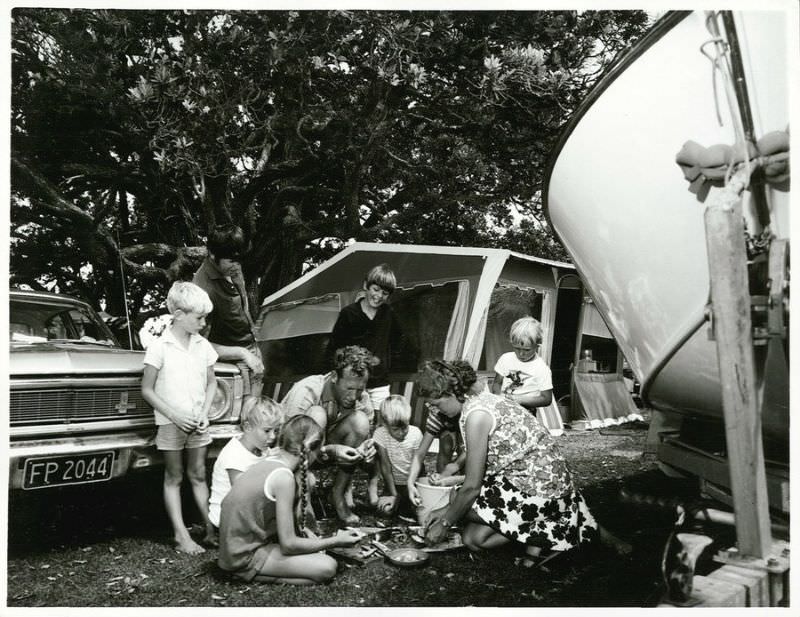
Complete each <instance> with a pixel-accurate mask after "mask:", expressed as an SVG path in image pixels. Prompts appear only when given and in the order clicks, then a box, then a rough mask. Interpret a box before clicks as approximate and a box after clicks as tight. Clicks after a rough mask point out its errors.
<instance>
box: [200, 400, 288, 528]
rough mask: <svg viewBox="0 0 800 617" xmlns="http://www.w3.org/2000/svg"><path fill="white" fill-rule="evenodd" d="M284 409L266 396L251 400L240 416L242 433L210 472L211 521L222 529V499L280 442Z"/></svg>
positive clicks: (225, 449) (229, 443) (209, 505)
mask: <svg viewBox="0 0 800 617" xmlns="http://www.w3.org/2000/svg"><path fill="white" fill-rule="evenodd" d="M284 418H285V413H284V411H283V407H282V406H281V405H279V404H278V403H276V402H275V401H273V400H272V399H271V398H268V397H266V396H262V397H256V396H253V397H249V398H248V399H247V400H246V401H245V403H244V405H242V412H241V414H240V415H239V423H240V424H241V427H242V434H241V435H240V436H239V437H234V438H233V439H231V440H230V441H229V442H228V443H226V444H225V447H224V448H222V450H220V452H219V456H217V460H216V462H215V463H214V470H213V471H212V472H211V497H210V498H209V500H208V520H210V521H211V523H212V524H213V525H214V526H215V527H219V516H220V510H221V506H222V500H223V499H224V498H225V495H227V494H228V492H229V491H230V490H231V486H232V485H233V483H234V481H235V480H236V478H238V477H239V476H240V475H241V474H242V472H244V471H246V470H248V469H249V468H250V467H252V466H253V465H255V464H256V463H258V462H259V461H261V460H263V459H264V456H266V455H267V451H268V449H269V448H272V447H273V446H274V445H275V443H276V442H277V440H278V431H279V430H280V427H281V424H283V421H284Z"/></svg>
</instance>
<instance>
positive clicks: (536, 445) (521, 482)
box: [461, 390, 598, 551]
mask: <svg viewBox="0 0 800 617" xmlns="http://www.w3.org/2000/svg"><path fill="white" fill-rule="evenodd" d="M476 412H479V413H480V412H486V413H488V414H489V415H490V416H491V417H492V419H493V422H492V428H491V429H490V432H489V442H488V451H487V455H486V471H485V474H484V480H483V485H482V486H481V492H480V495H479V496H478V498H477V499H476V500H475V503H474V504H473V506H472V509H473V511H474V512H475V513H477V515H478V516H480V518H481V519H482V520H483V521H485V522H486V524H487V525H489V526H490V527H491V528H492V529H494V530H495V531H497V532H499V533H501V534H502V535H504V536H506V537H507V538H509V539H511V540H515V541H517V542H521V543H523V544H529V545H533V546H538V547H541V548H544V549H550V550H554V551H565V550H568V549H570V548H573V547H575V546H577V545H578V544H580V543H581V542H584V541H590V540H592V539H593V538H595V537H596V536H597V534H598V529H597V523H596V522H595V520H594V517H593V516H592V514H591V512H589V508H588V507H587V506H586V502H584V500H583V497H582V496H581V494H580V493H579V492H578V491H577V489H576V488H575V486H574V485H573V484H572V477H571V475H570V472H569V469H567V465H566V462H565V461H564V458H563V457H562V455H561V453H560V452H559V449H558V445H557V444H556V442H555V440H554V439H553V437H552V436H551V435H550V433H549V432H548V431H547V429H546V428H545V427H543V426H542V425H541V424H539V422H538V421H537V420H536V417H535V416H534V415H532V414H531V413H530V412H529V411H527V410H526V409H525V408H524V407H522V406H520V405H518V404H517V403H514V402H512V401H509V400H508V399H506V398H504V397H500V396H497V395H495V394H492V393H491V392H489V391H488V390H485V391H484V392H482V393H481V394H478V395H475V396H473V397H470V398H468V399H467V400H466V401H465V403H464V407H463V410H462V413H461V432H462V434H464V433H465V429H464V427H465V425H466V421H467V418H468V417H469V416H470V414H472V413H476ZM464 442H465V443H466V435H464ZM467 456H469V451H468V452H467Z"/></svg>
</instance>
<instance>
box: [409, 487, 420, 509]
mask: <svg viewBox="0 0 800 617" xmlns="http://www.w3.org/2000/svg"><path fill="white" fill-rule="evenodd" d="M408 499H409V500H410V501H411V503H413V504H414V505H415V506H419V505H420V504H421V503H422V497H420V496H419V489H418V488H417V487H416V486H415V485H414V484H410V483H409V485H408Z"/></svg>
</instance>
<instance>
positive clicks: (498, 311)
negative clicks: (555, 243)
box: [478, 285, 546, 371]
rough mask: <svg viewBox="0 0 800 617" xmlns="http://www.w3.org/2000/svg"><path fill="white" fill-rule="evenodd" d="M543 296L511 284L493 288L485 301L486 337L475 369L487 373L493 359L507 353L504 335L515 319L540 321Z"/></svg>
mask: <svg viewBox="0 0 800 617" xmlns="http://www.w3.org/2000/svg"><path fill="white" fill-rule="evenodd" d="M545 293H546V292H542V291H538V290H536V289H531V288H521V287H517V286H511V285H497V286H495V288H494V291H492V297H491V299H490V301H489V311H488V314H487V318H486V336H485V337H484V343H483V353H482V354H481V360H480V363H479V364H478V369H479V370H484V371H491V370H492V369H493V368H494V365H495V363H496V362H497V359H498V358H499V357H500V356H501V355H502V354H504V353H505V352H507V351H511V344H510V343H509V342H508V333H509V330H510V329H511V324H513V323H514V322H515V321H516V320H517V319H519V318H520V317H525V316H528V315H530V316H531V317H535V318H536V319H538V320H539V321H541V320H542V306H543V304H544V298H545Z"/></svg>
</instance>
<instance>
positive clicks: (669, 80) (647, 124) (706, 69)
mask: <svg viewBox="0 0 800 617" xmlns="http://www.w3.org/2000/svg"><path fill="white" fill-rule="evenodd" d="M790 27H792V20H791V19H788V18H787V16H786V14H785V13H783V12H781V11H750V12H741V13H727V14H724V15H723V14H720V13H713V14H711V13H706V12H702V11H696V12H673V13H668V14H667V15H665V16H664V17H663V18H662V19H661V20H660V21H658V22H657V23H656V24H655V25H654V27H653V29H652V30H651V32H650V33H648V35H647V36H646V37H644V38H643V39H642V40H641V41H640V42H639V43H638V44H637V45H636V46H634V47H633V48H632V49H631V50H630V52H629V53H628V54H627V55H626V56H625V57H624V58H623V59H622V60H621V61H620V62H619V63H618V64H617V65H616V66H615V67H613V69H612V70H611V71H609V73H608V74H607V76H605V77H604V78H603V79H602V80H601V82H599V83H598V85H597V86H595V88H594V89H593V91H592V92H591V93H590V95H589V97H588V98H587V100H586V101H585V102H584V104H583V105H582V107H581V108H580V109H579V110H578V111H577V112H576V114H575V116H574V117H573V119H572V120H571V122H570V123H569V125H568V126H567V128H566V130H565V132H564V134H563V136H562V138H561V140H560V141H559V143H558V145H557V148H556V151H555V153H554V155H553V157H552V159H551V163H550V168H549V174H548V178H547V183H546V189H545V194H544V202H545V207H546V211H547V215H548V217H549V221H550V223H551V226H552V228H553V229H554V230H555V231H556V233H557V234H558V236H559V238H560V239H561V241H562V242H563V244H564V246H565V247H566V249H567V251H568V252H569V253H570V255H571V257H572V258H573V261H574V263H575V265H576V267H577V270H578V272H579V274H580V276H581V278H582V280H583V281H584V283H585V285H586V287H587V289H588V290H589V293H590V294H591V296H592V298H593V299H594V302H595V304H596V306H597V308H598V309H599V311H600V312H601V314H602V315H603V317H604V319H605V322H606V324H607V325H608V327H609V329H610V331H611V332H612V334H613V335H614V337H615V339H616V340H617V341H618V343H619V344H620V346H621V348H622V351H623V353H624V354H625V357H626V358H627V360H628V362H629V363H630V365H631V367H632V369H633V370H634V372H635V373H636V375H637V377H638V378H639V380H640V381H641V383H642V386H643V389H642V394H643V397H644V399H645V401H646V402H647V403H649V405H650V406H652V407H653V408H655V409H658V410H662V411H663V412H667V413H668V414H669V413H672V412H674V413H676V414H680V417H681V418H682V422H681V424H682V425H683V426H682V429H680V430H681V431H682V432H681V436H680V439H681V440H683V442H684V443H683V445H685V446H686V452H687V454H686V456H684V457H673V458H672V459H670V463H671V464H672V465H674V466H676V467H678V468H681V467H683V470H684V471H689V472H691V473H693V474H697V473H698V470H701V473H700V475H702V473H705V472H702V469H704V468H706V467H708V468H709V469H711V468H712V467H714V465H713V464H708V463H709V461H716V462H717V463H719V465H718V466H717V467H716V468H715V471H714V472H713V474H712V472H710V471H709V472H708V474H707V475H708V476H709V477H710V476H712V475H713V477H711V480H712V483H714V484H716V483H719V484H723V485H724V481H723V480H724V479H725V475H726V472H725V470H724V453H723V455H722V456H720V452H719V451H718V450H719V448H718V445H719V444H721V450H724V446H725V441H724V433H723V431H722V429H721V419H722V415H723V411H722V402H721V389H720V377H719V369H718V361H717V347H716V343H715V341H714V340H711V338H710V336H709V335H710V330H711V328H712V324H711V323H710V321H709V319H708V318H707V306H708V304H709V293H710V287H709V285H710V283H709V268H708V259H707V251H706V237H705V228H704V221H703V215H704V210H705V207H706V206H705V203H704V202H703V201H701V198H702V197H704V198H705V200H709V199H713V198H714V195H715V192H716V191H718V190H720V189H719V188H716V187H711V188H710V192H708V193H707V194H704V193H705V191H703V190H700V191H699V193H696V192H692V191H691V190H690V188H692V189H693V190H695V191H697V190H698V188H702V185H704V184H705V188H706V189H708V188H709V187H710V181H707V182H705V183H704V182H703V180H704V179H705V178H707V176H705V175H703V176H702V177H700V178H699V180H698V181H696V182H695V183H694V184H693V185H691V186H690V183H689V182H688V181H687V178H686V177H685V176H684V173H683V170H682V168H681V167H679V166H678V164H677V163H676V155H677V154H678V153H679V152H680V151H681V150H682V148H683V147H684V144H686V142H689V141H693V142H695V147H696V148H697V149H698V150H700V151H704V152H706V153H707V154H708V153H709V151H708V150H703V148H701V147H700V146H702V147H705V148H708V147H710V146H713V145H719V144H721V145H724V146H734V144H736V142H737V141H739V142H741V141H742V133H743V131H745V130H747V129H748V126H749V128H750V130H751V131H752V135H753V136H754V139H755V140H759V139H761V138H763V137H764V136H766V135H768V134H769V135H770V136H771V137H774V136H778V137H780V136H785V137H786V139H787V141H788V127H789V117H790V105H789V75H790V71H789V60H788V47H787V45H788V43H787V42H788V40H790V39H789V30H788V29H789V28H790ZM720 52H728V53H726V54H723V56H721V57H720V56H719V54H720ZM737 53H738V54H740V58H741V64H742V66H743V72H742V73H741V74H740V73H739V72H738V71H737V70H736V63H735V58H734V59H733V60H732V59H731V54H737ZM713 58H717V59H718V62H717V64H716V67H717V68H716V69H715V68H714V66H715V65H714V64H713V63H712V60H711V59H713ZM728 66H733V67H734V68H733V69H731V70H730V71H729V73H726V67H728ZM737 77H741V78H742V79H740V80H739V81H738V84H737ZM737 85H738V86H740V88H739V90H738V92H737V88H736V86H737ZM742 86H744V88H742ZM744 89H746V92H744V91H743V90H744ZM737 94H738V95H739V96H738V98H737V96H736V95H737ZM748 112H749V116H750V117H751V118H752V120H751V121H749V120H748V119H747V117H746V115H747V114H748ZM743 117H744V118H745V120H744V121H742V120H741V119H742V118H743ZM698 144H699V146H698ZM739 150H741V147H739V148H738V149H737V148H736V147H735V146H734V153H735V152H737V151H739ZM786 150H787V152H785V156H786V157H788V145H787V147H786ZM684 152H685V149H684ZM751 154H752V153H751ZM787 165H788V163H787ZM701 167H702V165H701ZM717 171H718V172H719V169H717ZM726 171H727V170H726V169H725V168H724V167H723V168H722V173H723V174H724V173H725V172H726ZM709 173H710V172H709ZM787 173H788V167H787ZM712 175H713V174H712ZM782 180H783V181H782V182H775V183H771V182H768V183H765V184H764V188H763V190H761V189H753V190H752V191H747V192H746V193H745V194H744V202H743V204H744V210H745V215H746V219H747V226H748V231H750V232H751V233H752V234H753V235H754V236H758V234H760V233H761V232H762V231H763V229H764V226H765V224H768V227H767V231H771V234H772V243H771V244H770V245H769V246H770V247H774V246H778V243H780V242H781V241H786V242H785V243H784V244H785V245H786V246H788V238H789V191H788V179H786V178H783V179H782ZM717 184H719V182H717ZM759 191H760V195H761V199H762V202H761V203H762V204H764V203H765V206H766V207H763V206H762V210H761V214H760V217H759V211H758V206H757V199H759ZM768 252H769V251H767V252H766V253H768ZM766 253H765V254H764V255H762V256H761V257H760V258H757V259H756V261H759V260H763V261H764V262H766V261H768V257H767V254H766ZM757 268H758V266H753V267H752V268H751V271H752V272H751V274H752V276H753V277H755V278H758V279H759V280H758V281H756V287H758V286H759V285H761V286H765V285H766V282H767V281H766V280H765V276H763V275H762V274H760V273H759V271H758V269H757ZM756 293H758V292H756ZM787 310H788V309H787ZM787 323H788V321H787ZM763 342H764V341H762V343H763ZM780 348H781V349H782V350H784V353H783V354H781V355H784V356H786V358H788V355H786V353H785V349H788V336H787V337H786V338H785V339H782V340H781V341H780ZM764 349H766V343H764V345H762V346H761V348H760V350H757V356H758V357H759V358H761V359H762V360H763V357H762V356H765V355H766V353H765V352H764ZM771 357H772V356H771ZM773 359H774V358H773ZM786 362H787V363H788V360H787V361H786ZM761 366H762V367H763V362H762V364H761ZM786 366H788V364H786ZM778 369H779V370H767V371H765V373H766V374H767V379H766V381H764V382H763V383H762V385H763V387H764V389H765V404H764V406H763V412H762V413H763V415H762V424H763V435H764V439H765V452H766V456H767V459H768V466H769V467H770V470H769V471H770V473H771V474H772V475H771V478H773V479H772V480H770V502H771V504H772V505H773V506H777V507H779V508H781V509H787V510H788V489H787V488H786V487H787V482H785V481H784V477H786V478H788V443H789V431H788V426H789V418H788V414H789V408H788V389H789V384H788V370H787V369H786V367H785V366H784V368H783V369H780V367H778ZM690 426H693V427H694V433H695V434H694V437H692V435H690V433H691V431H690V430H689V427H690ZM717 429H719V430H717ZM716 437H719V439H717V438H716ZM693 439H694V441H693ZM692 452H694V455H697V456H699V457H700V458H698V459H697V460H694V459H692ZM660 455H661V451H660ZM704 457H705V458H704ZM662 460H663V457H662ZM684 460H685V461H690V460H692V461H693V462H692V463H691V464H689V463H686V464H685V465H682V464H681V461H684ZM775 474H777V476H775ZM775 477H777V479H775ZM706 479H708V477H707V478H706ZM784 490H786V491H787V492H786V494H785V495H784V494H783V493H784Z"/></svg>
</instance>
